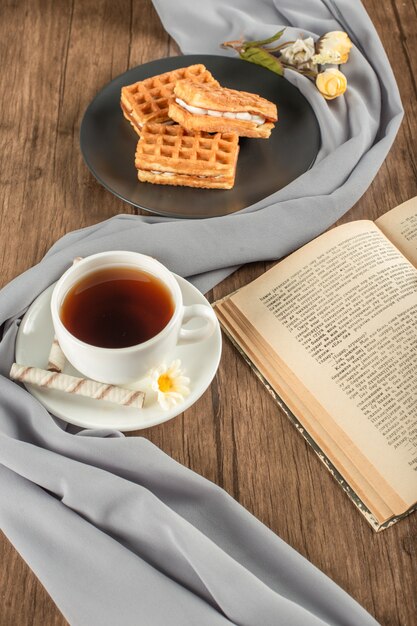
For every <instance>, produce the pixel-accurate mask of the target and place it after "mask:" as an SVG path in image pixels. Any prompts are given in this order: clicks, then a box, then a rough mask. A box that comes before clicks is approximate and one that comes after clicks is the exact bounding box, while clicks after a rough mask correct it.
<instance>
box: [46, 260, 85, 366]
mask: <svg viewBox="0 0 417 626" xmlns="http://www.w3.org/2000/svg"><path fill="white" fill-rule="evenodd" d="M82 258H83V257H82V256H76V257H75V259H74V260H73V262H72V264H73V265H75V264H76V263H78V262H79V261H81V260H82ZM65 361H66V358H65V354H64V353H63V352H62V350H61V346H60V345H59V342H58V339H57V338H56V336H55V335H54V340H53V342H52V346H51V350H50V352H49V357H48V365H47V366H46V369H47V370H49V371H50V372H62V370H63V369H64V367H65Z"/></svg>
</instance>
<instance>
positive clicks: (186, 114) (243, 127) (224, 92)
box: [168, 79, 278, 139]
mask: <svg viewBox="0 0 417 626" xmlns="http://www.w3.org/2000/svg"><path fill="white" fill-rule="evenodd" d="M168 114H169V117H170V118H172V119H173V120H174V121H175V122H178V124H180V125H181V126H183V127H184V128H186V129H187V130H191V131H206V132H237V133H238V135H240V136H242V137H261V138H263V139H267V138H268V137H269V136H270V134H271V130H272V129H273V128H274V122H276V121H277V119H278V113H277V107H276V105H275V104H273V103H272V102H269V100H266V99H265V98H261V96H258V95H257V94H253V93H248V92H246V91H236V90H235V89H226V88H225V87H220V85H213V84H197V83H193V82H192V81H190V80H187V79H185V80H181V81H179V82H178V83H177V84H176V85H175V88H174V97H173V98H171V100H170V103H169V110H168ZM245 118H246V119H245Z"/></svg>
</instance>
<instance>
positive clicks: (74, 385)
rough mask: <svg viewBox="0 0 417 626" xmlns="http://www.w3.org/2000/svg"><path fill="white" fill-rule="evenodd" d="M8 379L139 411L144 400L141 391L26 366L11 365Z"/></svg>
mask: <svg viewBox="0 0 417 626" xmlns="http://www.w3.org/2000/svg"><path fill="white" fill-rule="evenodd" d="M10 378H12V379H13V380H18V381H20V382H22V383H29V384H31V385H36V386H37V387H44V388H47V389H56V390H58V391H65V392H66V393H73V394H74V395H78V396H85V397H86V398H93V399H94V400H106V402H112V403H113V404H121V405H123V406H132V407H135V408H137V409H141V408H142V406H143V402H144V399H145V394H144V392H143V391H136V390H133V389H125V388H124V387H117V386H116V385H107V384H105V383H99V382H97V381H95V380H90V379H89V378H77V377H76V376H69V375H68V374H62V373H60V372H49V371H48V370H43V369H40V368H38V367H29V366H27V365H19V364H18V363H13V365H12V368H11V370H10Z"/></svg>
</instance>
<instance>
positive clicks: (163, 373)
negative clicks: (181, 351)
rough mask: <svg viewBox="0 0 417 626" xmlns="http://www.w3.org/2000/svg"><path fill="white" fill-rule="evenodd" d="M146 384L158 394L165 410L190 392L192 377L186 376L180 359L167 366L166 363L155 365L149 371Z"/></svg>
mask: <svg viewBox="0 0 417 626" xmlns="http://www.w3.org/2000/svg"><path fill="white" fill-rule="evenodd" d="M145 384H147V385H148V386H149V387H150V388H151V389H152V390H153V391H155V392H156V394H157V399H158V402H159V404H160V405H161V407H162V408H163V409H164V411H167V410H168V409H170V408H171V407H172V406H174V405H176V404H179V403H180V402H182V401H183V400H184V398H185V397H186V396H188V394H189V393H190V388H189V384H190V379H189V378H188V377H187V376H184V371H183V370H182V369H181V361H180V359H176V360H175V361H173V362H172V363H171V365H169V367H167V366H166V365H165V363H163V364H162V365H159V366H158V367H154V368H152V369H151V370H150V372H149V373H148V375H147V377H146V379H145Z"/></svg>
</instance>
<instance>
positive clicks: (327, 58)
mask: <svg viewBox="0 0 417 626" xmlns="http://www.w3.org/2000/svg"><path fill="white" fill-rule="evenodd" d="M351 47H352V42H351V40H350V39H349V37H348V35H347V34H346V33H344V32H343V31H341V30H333V31H332V32H330V33H326V34H325V35H323V36H322V37H320V39H319V40H318V42H317V45H316V50H317V53H318V54H317V55H316V56H315V57H313V60H314V62H315V63H320V64H322V65H323V64H326V63H335V64H337V65H340V64H341V63H346V61H347V60H348V59H349V52H350V49H351Z"/></svg>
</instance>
